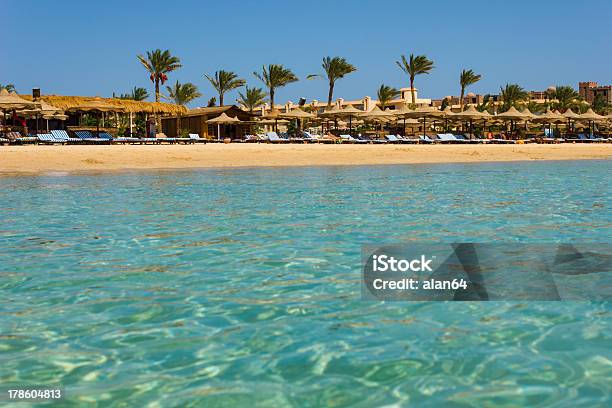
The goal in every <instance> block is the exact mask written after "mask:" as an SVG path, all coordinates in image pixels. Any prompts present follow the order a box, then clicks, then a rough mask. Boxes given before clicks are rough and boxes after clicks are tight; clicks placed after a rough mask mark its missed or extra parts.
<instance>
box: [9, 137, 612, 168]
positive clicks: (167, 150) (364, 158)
mask: <svg viewBox="0 0 612 408" xmlns="http://www.w3.org/2000/svg"><path fill="white" fill-rule="evenodd" d="M611 156H612V144H600V143H593V144H556V145H536V144H524V145H433V146H427V145H382V146H381V145H323V144H319V145H316V144H315V145H305V144H288V145H275V144H241V143H232V144H227V145H226V144H205V145H204V144H196V145H148V146H147V145H144V146H142V145H134V146H131V145H126V146H122V145H112V146H91V145H85V146H0V173H2V174H15V173H40V172H54V171H60V172H90V171H93V172H97V171H117V170H139V169H187V168H205V167H239V166H318V165H365V164H404V163H472V162H490V161H518V160H582V159H609V158H610V157H611Z"/></svg>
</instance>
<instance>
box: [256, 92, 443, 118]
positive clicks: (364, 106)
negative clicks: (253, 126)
mask: <svg viewBox="0 0 612 408" xmlns="http://www.w3.org/2000/svg"><path fill="white" fill-rule="evenodd" d="M414 98H415V105H417V107H422V106H431V104H432V100H431V99H428V98H419V97H418V90H417V89H416V88H415V89H414ZM411 103H412V95H411V92H410V88H401V89H400V97H399V98H397V99H393V100H391V101H389V102H387V104H386V107H387V108H389V109H391V110H394V109H399V107H400V106H402V105H405V104H411ZM303 105H304V104H302V106H303ZM306 105H307V106H309V107H313V108H316V109H317V110H318V111H319V112H323V111H324V110H325V108H326V107H327V102H326V101H318V100H316V99H313V100H312V101H310V102H309V103H307V104H306ZM333 105H335V106H336V107H338V108H343V107H345V106H348V105H352V106H353V107H355V108H357V109H361V110H363V111H365V112H369V111H371V110H372V109H374V107H375V106H378V107H380V102H379V101H378V100H376V99H373V98H372V97H370V96H365V97H363V98H362V99H354V100H345V99H343V98H338V99H336V101H335V102H333ZM298 106H301V105H300V104H299V103H298V104H295V103H293V102H292V101H287V102H286V103H285V104H284V105H278V104H275V106H274V108H276V109H278V110H279V111H284V112H288V111H290V110H291V109H293V108H296V107H298ZM269 111H270V105H268V104H265V105H262V106H260V107H259V108H258V109H257V111H256V112H254V114H255V115H257V116H263V115H265V113H266V112H269Z"/></svg>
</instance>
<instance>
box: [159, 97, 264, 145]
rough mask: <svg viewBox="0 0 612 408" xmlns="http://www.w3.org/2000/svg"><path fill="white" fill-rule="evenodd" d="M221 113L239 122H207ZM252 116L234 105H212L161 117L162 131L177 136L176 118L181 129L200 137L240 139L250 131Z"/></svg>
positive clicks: (170, 135) (167, 134)
mask: <svg viewBox="0 0 612 408" xmlns="http://www.w3.org/2000/svg"><path fill="white" fill-rule="evenodd" d="M222 113H225V114H226V115H227V116H229V117H232V118H238V119H239V120H240V122H238V123H232V124H218V125H217V124H209V123H208V121H209V120H210V119H213V118H216V117H218V116H219V115H221V114H222ZM252 117H253V115H251V114H250V113H249V112H247V111H245V110H242V109H240V108H239V107H238V106H236V105H227V106H213V107H210V108H208V107H207V108H195V109H190V110H189V111H187V113H184V114H181V115H180V116H177V115H174V116H168V117H163V118H162V131H163V132H164V134H166V136H168V137H177V136H178V133H179V131H178V129H177V120H180V121H181V126H180V129H181V130H185V131H189V133H197V134H198V135H200V137H204V138H209V139H223V138H226V137H229V138H231V139H241V138H243V137H244V136H245V135H247V134H249V133H250V131H251V125H252V124H253V122H252Z"/></svg>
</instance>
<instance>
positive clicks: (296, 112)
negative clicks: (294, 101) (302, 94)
mask: <svg viewBox="0 0 612 408" xmlns="http://www.w3.org/2000/svg"><path fill="white" fill-rule="evenodd" d="M281 116H283V117H285V118H289V119H296V120H297V122H298V127H299V128H300V129H301V128H302V120H303V119H311V118H314V117H315V115H313V114H312V113H308V112H305V111H303V110H302V109H300V108H294V109H292V110H290V111H289V112H285V113H282V114H281Z"/></svg>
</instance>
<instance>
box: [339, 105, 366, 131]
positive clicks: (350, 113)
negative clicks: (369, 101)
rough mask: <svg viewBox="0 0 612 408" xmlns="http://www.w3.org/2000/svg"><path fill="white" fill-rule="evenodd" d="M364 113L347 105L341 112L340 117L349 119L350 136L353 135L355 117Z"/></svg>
mask: <svg viewBox="0 0 612 408" xmlns="http://www.w3.org/2000/svg"><path fill="white" fill-rule="evenodd" d="M362 113H363V111H362V110H361V109H357V108H355V107H354V106H353V105H350V104H349V105H347V106H346V107H345V108H344V109H341V110H340V114H339V116H340V117H344V118H348V120H349V135H352V133H353V117H354V116H359V115H361V114H362Z"/></svg>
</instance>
